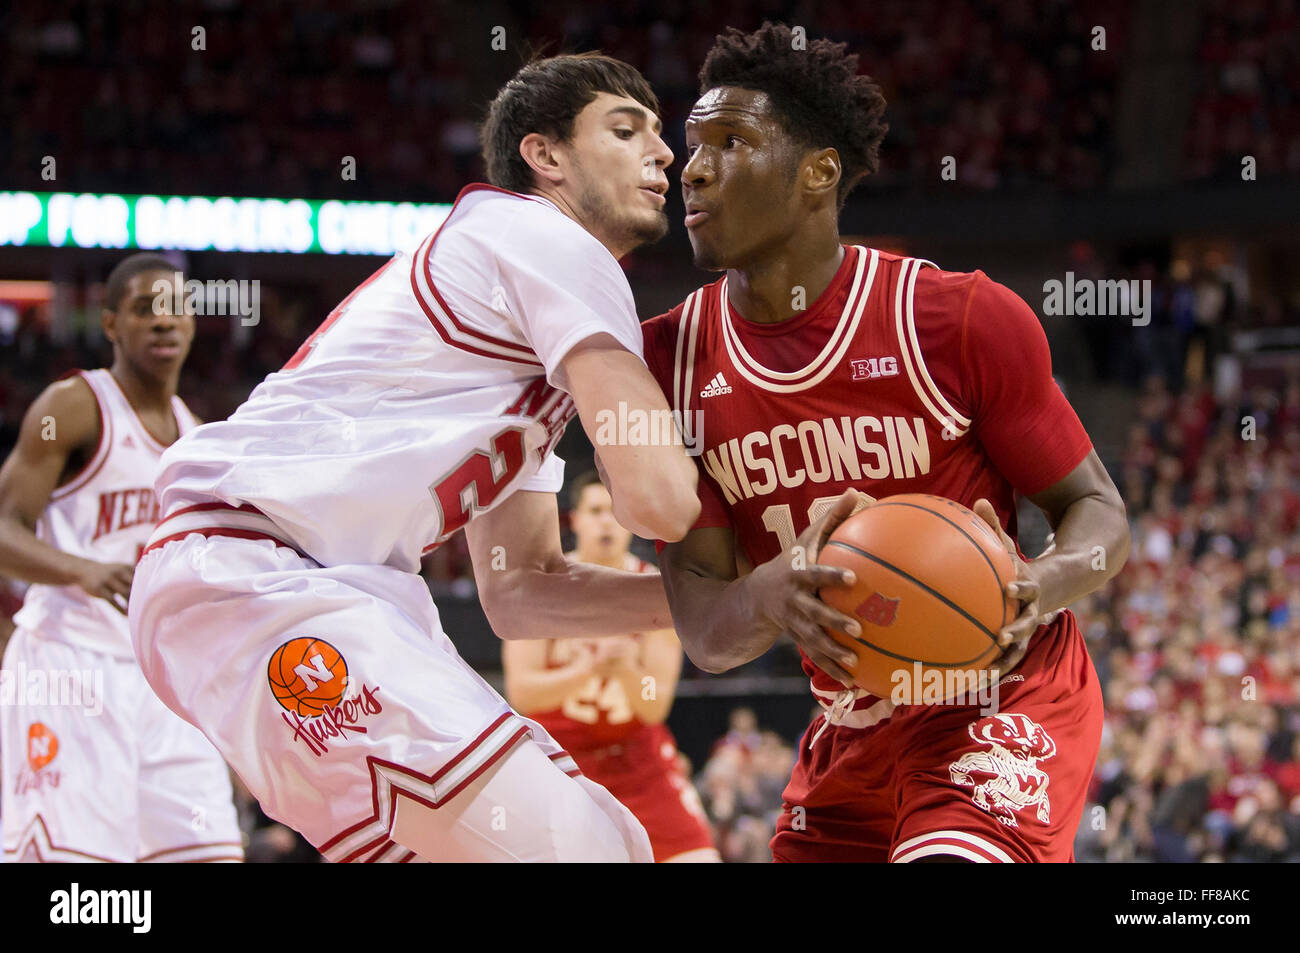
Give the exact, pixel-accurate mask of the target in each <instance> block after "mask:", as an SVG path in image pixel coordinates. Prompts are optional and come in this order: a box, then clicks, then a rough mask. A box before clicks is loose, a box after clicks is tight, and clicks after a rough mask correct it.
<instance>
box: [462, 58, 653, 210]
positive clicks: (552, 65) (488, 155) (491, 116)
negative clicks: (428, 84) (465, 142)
mask: <svg viewBox="0 0 1300 953" xmlns="http://www.w3.org/2000/svg"><path fill="white" fill-rule="evenodd" d="M600 93H612V94H613V95H615V96H627V97H628V98H630V99H635V100H636V101H637V102H639V103H640V104H641V105H642V106H644V107H646V108H647V109H649V110H650V111H651V112H652V113H654V114H655V115H658V114H659V100H658V99H656V98H655V94H654V92H653V91H651V89H650V84H649V83H647V82H646V81H645V77H644V76H642V75H641V74H640V73H639V72H637V71H636V69H635V68H634V67H632V66H629V65H628V64H627V63H624V62H623V61H622V60H616V59H614V58H613V57H612V56H605V55H604V54H602V53H569V54H564V55H561V56H551V57H547V58H545V59H534V60H532V61H531V62H529V63H528V64H527V65H525V66H524V67H523V69H521V70H520V71H519V72H518V73H516V74H515V75H514V77H513V78H511V80H510V81H509V82H508V83H506V84H505V85H504V86H502V87H501V90H500V92H498V93H497V96H496V99H494V100H492V105H491V106H489V107H488V115H487V119H486V120H485V121H484V123H483V162H484V164H485V165H486V166H487V177H488V181H489V182H491V183H492V184H493V185H495V186H497V187H498V188H502V189H509V190H510V191H512V192H527V191H528V190H529V189H530V188H531V187H532V184H533V171H532V169H530V168H529V166H528V163H527V162H525V161H524V157H523V156H521V155H520V154H519V143H520V141H521V140H522V139H523V138H524V136H526V135H528V134H529V133H533V132H537V133H541V134H542V135H544V136H551V137H553V138H555V139H557V140H559V141H560V142H567V141H568V140H569V137H570V136H572V135H573V121H574V120H575V119H576V118H577V117H578V113H580V112H582V111H583V110H584V109H585V108H587V105H588V104H589V103H591V101H592V100H594V99H595V98H596V97H597V96H598V95H599V94H600Z"/></svg>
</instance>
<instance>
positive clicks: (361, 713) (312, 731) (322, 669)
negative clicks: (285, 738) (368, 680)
mask: <svg viewBox="0 0 1300 953" xmlns="http://www.w3.org/2000/svg"><path fill="white" fill-rule="evenodd" d="M266 679H267V681H268V682H270V683H271V694H273V695H274V696H275V700H276V701H278V702H279V703H280V707H282V708H283V709H284V711H283V712H281V713H280V717H281V718H283V719H284V721H285V724H287V725H288V726H289V727H290V728H292V729H293V738H294V740H295V741H302V742H304V743H305V744H306V745H307V747H308V748H309V749H310V750H311V753H312V754H314V755H316V757H318V758H319V757H320V756H321V755H323V754H325V752H327V751H329V746H328V745H327V744H326V743H325V739H326V738H340V739H345V738H347V737H348V734H347V733H348V732H354V733H356V734H362V735H364V734H366V728H365V727H364V726H362V725H361V724H359V722H360V721H361V719H362V718H363V717H365V716H366V715H377V714H378V713H379V712H381V711H383V710H384V708H383V706H382V705H380V704H379V699H378V698H376V697H375V696H376V695H378V694H379V686H375V687H374V688H370V687H369V686H367V685H364V684H362V685H361V687H360V689H359V690H358V689H357V688H356V684H355V683H354V682H352V681H350V679H349V677H348V663H347V660H346V659H344V658H343V655H342V653H340V652H339V650H338V649H336V648H335V647H334V646H332V645H330V643H328V642H326V641H325V640H324V639H313V638H311V637H309V636H303V637H300V638H296V639H290V640H289V641H288V642H286V643H284V645H282V646H280V647H279V648H278V649H276V650H275V652H274V653H273V654H272V655H271V661H270V663H268V665H267V667H266ZM291 716H292V717H291Z"/></svg>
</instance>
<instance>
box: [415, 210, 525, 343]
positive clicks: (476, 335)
mask: <svg viewBox="0 0 1300 953" xmlns="http://www.w3.org/2000/svg"><path fill="white" fill-rule="evenodd" d="M483 190H488V191H494V192H501V193H503V194H505V195H519V193H517V192H510V191H508V190H506V189H498V188H496V187H494V186H489V185H481V184H474V185H467V186H466V187H465V188H463V189H461V191H460V194H459V195H457V196H456V201H455V202H453V203H452V207H451V211H450V212H448V213H447V217H446V218H445V219H443V221H442V224H441V225H439V226H438V230H437V231H435V232H434V233H433V237H432V238H430V239H429V240H428V241H427V242H426V243H425V244H424V245H423V246H422V248H421V249H420V250H419V251H417V252H416V254H415V258H414V260H413V261H412V262H411V291H412V292H413V293H414V295H415V300H416V301H417V302H419V305H420V308H421V309H422V310H423V311H424V313H425V316H426V317H428V319H429V320H430V322H432V323H433V326H434V329H435V330H437V331H438V334H439V335H440V336H441V337H442V339H443V340H444V341H445V342H447V343H448V344H451V345H453V346H454V347H459V348H460V349H461V350H465V351H469V352H470V353H473V354H480V355H484V356H487V357H496V358H500V359H501V360H504V361H514V362H516V363H520V364H535V365H537V366H538V367H541V366H542V362H541V361H540V360H538V358H537V355H536V354H535V353H534V352H533V350H532V349H531V348H530V347H528V346H527V345H525V344H519V343H517V342H515V341H507V340H505V339H504V338H499V337H495V336H494V335H491V334H487V333H485V332H483V331H479V330H476V329H475V328H471V327H468V326H467V325H465V324H463V323H462V322H461V320H460V319H459V318H458V317H456V312H455V311H453V310H452V309H451V307H450V306H449V305H448V304H447V302H446V300H445V299H444V298H443V297H442V295H441V294H440V293H439V292H438V287H437V285H435V284H434V282H433V271H432V268H431V267H430V258H431V256H432V255H433V246H434V245H435V244H437V241H438V236H439V235H441V234H442V230H443V228H445V227H446V225H447V223H448V222H449V221H451V218H452V216H453V215H455V214H456V206H458V205H459V204H460V201H461V199H463V198H464V197H465V196H466V195H468V194H469V193H471V192H478V191H483ZM519 197H521V198H526V196H519ZM417 268H418V269H421V270H422V271H423V273H424V280H425V281H427V282H428V284H429V291H430V293H432V295H433V297H434V300H435V301H436V302H437V304H438V307H440V308H441V309H442V311H443V313H444V314H445V315H446V316H447V320H448V321H450V322H451V328H450V329H449V328H446V326H445V325H444V324H443V322H442V319H441V317H440V316H439V315H438V314H437V313H436V312H435V311H434V309H433V308H431V307H430V306H429V304H428V302H427V301H426V299H425V296H424V293H423V292H422V291H421V290H420V286H419V282H418V281H417V280H416V269H417ZM453 329H454V332H455V333H459V334H463V335H465V336H466V337H470V338H473V339H474V340H477V341H481V342H483V343H484V344H491V345H493V346H494V347H499V348H503V349H504V350H507V351H510V352H513V356H508V355H504V354H498V353H496V352H493V351H482V350H479V349H477V348H475V347H474V346H473V345H472V344H470V343H468V342H461V341H453V340H452V339H451V337H450V336H449V335H450V334H452V333H453Z"/></svg>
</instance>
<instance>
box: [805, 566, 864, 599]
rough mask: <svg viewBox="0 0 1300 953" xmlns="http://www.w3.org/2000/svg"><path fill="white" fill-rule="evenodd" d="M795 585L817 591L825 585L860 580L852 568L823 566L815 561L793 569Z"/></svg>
mask: <svg viewBox="0 0 1300 953" xmlns="http://www.w3.org/2000/svg"><path fill="white" fill-rule="evenodd" d="M791 575H792V576H793V578H794V581H795V585H797V586H799V587H800V588H802V589H807V590H809V591H811V592H816V591H817V590H818V589H821V588H822V587H823V586H834V587H836V588H839V587H841V586H851V585H853V584H854V583H856V582H857V581H858V577H857V576H856V575H854V573H853V570H852V569H841V568H840V567H838V566H822V565H820V564H818V563H813V564H812V565H811V566H807V567H805V568H804V569H794V570H791Z"/></svg>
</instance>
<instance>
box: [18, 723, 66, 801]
mask: <svg viewBox="0 0 1300 953" xmlns="http://www.w3.org/2000/svg"><path fill="white" fill-rule="evenodd" d="M58 753H59V738H58V735H56V734H55V733H54V732H53V731H51V730H50V729H49V727H48V726H46V725H44V724H42V723H41V722H39V721H34V722H32V723H31V724H30V725H28V726H27V764H26V765H25V766H23V765H20V766H19V767H18V776H17V783H15V785H14V794H15V795H19V794H26V793H27V792H28V791H39V790H40V789H41V788H57V787H58V786H59V771H58V770H57V769H55V768H50V762H51V761H53V760H54V758H55V756H56V755H58ZM47 768H48V769H49V770H46V769H47Z"/></svg>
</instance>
